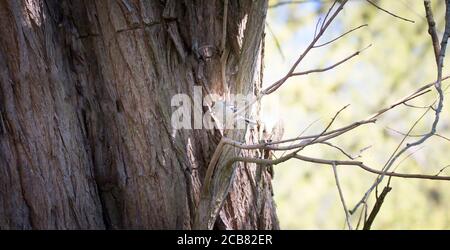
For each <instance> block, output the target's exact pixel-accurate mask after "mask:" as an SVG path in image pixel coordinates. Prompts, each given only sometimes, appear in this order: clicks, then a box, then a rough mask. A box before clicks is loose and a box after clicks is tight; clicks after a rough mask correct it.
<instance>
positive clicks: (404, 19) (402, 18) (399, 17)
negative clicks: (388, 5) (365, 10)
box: [366, 0, 414, 23]
mask: <svg viewBox="0 0 450 250" xmlns="http://www.w3.org/2000/svg"><path fill="white" fill-rule="evenodd" d="M366 1H367V2H368V3H370V4H371V5H372V6H374V7H375V8H377V9H379V10H381V11H383V12H386V13H387V14H389V15H391V16H393V17H396V18H398V19H401V20H403V21H406V22H410V23H414V21H413V20H410V19H407V18H404V17H401V16H399V15H396V14H394V13H392V12H390V11H388V10H386V9H383V8H381V7H380V6H378V5H376V4H375V3H374V2H372V1H370V0H366Z"/></svg>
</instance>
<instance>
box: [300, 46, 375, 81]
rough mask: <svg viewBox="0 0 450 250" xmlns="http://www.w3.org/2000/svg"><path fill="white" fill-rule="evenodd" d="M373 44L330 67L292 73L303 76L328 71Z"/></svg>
mask: <svg viewBox="0 0 450 250" xmlns="http://www.w3.org/2000/svg"><path fill="white" fill-rule="evenodd" d="M371 46H372V44H370V45H369V46H367V47H365V48H364V49H362V50H358V51H356V52H355V53H353V54H351V55H349V56H347V57H346V58H344V59H342V60H340V61H339V62H337V63H335V64H333V65H331V66H328V67H326V68H323V69H312V70H308V71H303V72H298V73H292V74H291V76H301V75H307V74H310V73H318V72H325V71H328V70H330V69H334V68H335V67H337V66H339V65H341V64H343V63H345V62H346V61H348V60H350V59H352V58H353V57H355V56H357V55H359V54H360V53H361V52H363V51H364V50H366V49H368V48H370V47H371Z"/></svg>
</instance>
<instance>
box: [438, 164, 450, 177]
mask: <svg viewBox="0 0 450 250" xmlns="http://www.w3.org/2000/svg"><path fill="white" fill-rule="evenodd" d="M449 167H450V165H447V166H445V167H443V168H442V169H441V170H439V172H438V173H437V174H436V176H439V175H440V174H441V173H442V172H443V171H444V170H446V169H447V168H449Z"/></svg>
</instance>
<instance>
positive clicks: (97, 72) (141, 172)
mask: <svg viewBox="0 0 450 250" xmlns="http://www.w3.org/2000/svg"><path fill="white" fill-rule="evenodd" d="M266 11H267V2H266V0H256V1H250V0H229V1H228V14H227V25H226V28H227V29H226V30H227V32H226V43H225V45H226V46H225V49H224V51H227V54H226V56H223V53H224V51H222V50H223V48H221V40H222V34H223V25H222V24H223V20H224V1H221V0H215V1H211V0H98V1H94V0H71V1H69V0H0V229H193V228H196V226H195V224H196V217H197V216H196V214H197V212H200V217H201V216H203V215H202V214H201V213H202V211H203V210H202V209H204V210H205V211H213V210H214V209H210V208H208V207H209V205H208V203H207V202H206V203H205V202H200V200H201V198H200V196H201V190H202V185H203V182H204V179H205V173H206V170H207V167H208V163H209V161H210V159H211V157H212V155H213V153H214V150H215V148H216V146H217V144H218V143H219V141H220V137H221V135H220V133H219V132H218V131H217V130H207V129H197V130H178V131H173V129H172V128H171V115H172V112H173V107H171V97H172V96H173V95H175V94H177V93H185V94H188V95H190V96H192V95H193V89H194V86H202V88H203V89H204V90H207V91H210V92H214V93H223V92H224V90H223V85H222V71H223V69H224V70H225V76H226V79H227V82H228V84H229V86H230V90H231V92H233V93H242V94H248V93H250V92H254V93H257V92H258V91H259V89H260V88H261V82H262V75H261V72H262V71H261V69H262V60H263V48H264V45H263V40H264V33H263V30H264V23H265V15H266ZM221 58H224V59H221ZM222 62H223V63H222ZM222 65H224V66H222ZM205 92H206V91H204V94H205ZM203 109H204V111H206V107H203ZM259 132H260V131H255V129H252V130H250V129H248V130H247V131H244V133H239V132H236V133H235V135H234V134H233V135H232V136H233V137H234V139H242V140H246V141H247V143H252V142H253V143H254V142H257V141H258V136H257V135H258V133H259ZM241 153H242V152H241ZM244 153H245V154H246V155H249V154H250V156H252V153H251V152H244ZM226 156H227V153H225V154H224V156H223V157H226ZM221 161H223V160H221ZM230 171H232V172H233V173H232V176H233V178H232V179H230V183H229V185H228V187H227V188H225V189H223V188H222V189H220V190H221V192H222V193H221V195H215V196H214V197H215V198H217V197H222V198H223V199H224V202H223V204H221V205H220V207H219V208H220V211H217V212H216V213H215V214H216V217H215V218H214V220H213V221H214V223H213V225H208V226H198V228H208V229H213V228H214V229H277V228H278V221H277V217H276V212H275V204H274V201H273V198H272V187H271V175H270V174H269V173H268V171H267V169H266V168H265V167H264V166H256V165H255V164H234V167H233V169H232V170H230ZM225 176H228V175H225ZM219 177H220V174H219ZM221 178H223V177H221ZM221 185H222V186H223V184H221ZM205 197H206V196H205ZM202 204H203V205H202ZM199 209H200V210H199ZM204 216H207V215H204ZM197 223H198V222H197Z"/></svg>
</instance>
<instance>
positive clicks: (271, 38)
mask: <svg viewBox="0 0 450 250" xmlns="http://www.w3.org/2000/svg"><path fill="white" fill-rule="evenodd" d="M277 2H279V1H278V0H274V1H270V2H269V5H273V4H275V3H277ZM376 2H377V4H379V5H380V6H382V7H383V8H385V9H388V10H390V11H392V12H393V13H397V14H399V15H401V16H403V17H405V18H408V19H412V20H414V21H415V23H414V24H412V23H409V22H405V21H402V20H399V19H396V18H394V17H392V16H390V15H387V14H386V13H384V12H381V11H379V10H377V9H376V8H374V7H373V6H371V5H369V4H368V3H366V2H365V1H362V0H350V2H349V3H348V4H347V6H346V7H345V9H344V10H343V11H342V12H341V14H340V15H339V16H338V18H337V19H336V21H335V22H334V23H333V24H332V26H331V27H330V28H329V30H328V31H327V33H326V34H325V35H324V37H323V38H322V39H321V41H322V42H326V41H328V40H329V39H332V38H334V37H336V36H338V35H339V34H341V33H343V32H345V31H347V30H349V29H351V28H354V27H357V26H359V25H361V24H368V25H369V26H368V27H366V28H363V29H360V30H358V31H356V32H354V33H351V34H350V35H348V36H346V37H344V38H342V39H340V40H339V41H337V42H335V43H333V44H332V45H329V46H326V47H322V48H320V49H314V50H313V51H312V52H311V53H310V54H309V55H308V56H307V58H305V60H304V61H303V62H302V64H300V65H299V68H298V71H304V70H307V69H314V68H318V67H325V66H328V65H331V64H333V63H335V62H337V61H339V60H341V59H343V58H344V57H346V56H348V55H350V54H352V53H353V52H355V51H356V50H358V49H361V48H363V47H366V46H367V45H369V44H372V47H371V48H370V49H368V50H366V51H364V53H362V54H361V55H359V56H357V57H356V58H353V59H351V60H350V61H348V62H346V63H345V64H343V65H341V66H339V67H338V68H335V69H333V70H332V71H328V72H325V73H320V74H310V75H307V76H301V77H297V78H294V79H291V80H289V81H288V82H287V83H286V84H285V85H284V86H283V87H282V88H281V89H279V90H278V91H277V92H275V93H274V94H272V95H270V96H267V97H265V99H263V107H264V108H263V110H264V113H263V117H264V118H263V119H264V121H265V123H266V124H267V125H268V126H272V125H273V124H275V123H276V122H277V121H278V120H280V119H281V120H283V122H284V126H285V134H284V138H291V137H295V136H298V135H299V134H300V132H301V131H302V130H304V129H305V128H306V127H307V126H308V125H310V124H311V123H312V122H314V121H316V120H317V121H316V122H315V123H314V124H313V125H312V126H311V127H310V128H309V129H308V130H307V132H306V134H313V133H317V132H320V131H322V130H323V128H324V127H325V126H326V125H327V124H328V122H329V121H330V119H331V117H332V116H333V115H334V114H335V112H336V111H337V110H339V109H340V108H342V107H343V106H344V105H346V104H351V106H350V107H349V108H347V110H346V111H345V112H343V113H342V114H341V115H340V116H339V118H338V120H337V121H336V122H335V124H334V125H333V128H337V127H338V126H342V125H346V124H349V123H351V122H353V121H357V120H360V119H364V118H366V117H367V116H368V115H370V114H372V113H373V112H375V111H376V110H378V109H380V108H383V107H385V106H386V105H387V104H390V103H392V102H393V101H396V100H398V99H399V98H401V97H404V96H405V95H407V94H409V93H411V92H412V91H413V90H415V89H416V88H418V87H420V86H421V85H424V84H426V83H429V82H433V81H434V80H435V76H436V66H435V63H434V55H433V50H432V47H431V42H430V38H429V35H428V33H427V29H428V27H427V24H426V20H425V13H424V8H423V1H422V0H395V1H394V0H384V1H376ZM432 2H433V8H434V9H433V10H434V15H435V18H436V20H437V21H438V32H439V36H440V37H442V32H443V26H444V25H443V21H444V12H445V5H444V1H443V0H438V1H436V0H434V1H432ZM331 3H332V1H327V0H322V1H305V3H301V4H288V5H283V6H280V7H276V8H270V9H269V13H268V18H267V29H266V33H267V34H266V48H265V72H264V74H265V75H264V79H265V85H269V84H271V83H273V82H274V81H276V80H277V79H279V78H280V77H282V76H283V75H284V74H285V73H286V72H287V70H288V69H289V68H290V65H292V63H293V62H294V61H295V60H296V59H297V56H298V55H299V54H300V53H301V52H302V51H303V50H304V49H305V47H306V46H307V45H308V44H309V42H310V41H311V39H312V37H313V34H314V28H315V25H316V22H317V20H318V18H319V17H323V16H324V12H326V11H327V10H328V7H329V6H330V5H331ZM448 57H449V56H448ZM448 57H447V58H448ZM449 63H450V60H448V59H446V60H445V65H449ZM449 73H450V72H449V70H448V67H445V68H444V75H448V74H449ZM449 83H450V81H448V82H445V84H444V86H446V85H447V84H449ZM447 93H448V91H446V94H447ZM447 96H448V95H446V97H447ZM435 98H436V93H435V92H432V93H430V94H427V95H425V96H423V97H421V98H419V99H418V100H415V101H414V102H411V104H414V105H418V106H420V105H422V106H423V105H429V104H430V103H432V102H433V100H434V99H435ZM445 104H447V105H448V101H446V102H445ZM448 110H449V108H448V107H444V110H443V112H442V115H441V122H440V125H439V127H438V133H439V134H441V135H444V136H447V137H450V131H449V130H450V129H449V115H448ZM423 112H424V109H416V108H410V107H406V106H400V107H398V108H396V109H395V110H392V111H390V112H389V113H387V114H385V115H384V116H383V117H382V118H381V119H379V120H378V122H377V123H376V124H371V125H368V126H363V127H360V128H358V129H356V130H353V131H352V132H350V133H348V134H345V135H344V136H341V137H339V138H338V139H335V140H333V141H332V142H333V143H335V144H337V145H340V146H342V147H343V148H345V149H346V150H347V151H348V152H351V153H354V154H355V155H357V154H358V153H359V150H361V149H362V148H365V147H367V146H371V148H370V149H368V150H366V151H364V152H363V154H362V158H361V159H360V160H362V161H364V162H365V163H366V164H368V165H369V166H371V167H373V168H377V169H380V168H381V167H382V166H383V165H384V163H385V162H386V161H387V159H388V158H389V156H390V154H391V153H392V152H393V151H394V150H395V148H396V147H397V145H398V143H399V142H400V140H401V139H402V137H403V136H402V135H400V134H398V133H396V132H394V131H392V130H390V129H389V128H391V129H395V130H398V131H402V132H405V133H406V132H407V130H408V129H409V128H410V126H411V125H412V124H413V123H414V121H415V120H416V119H417V118H418V117H420V116H421V114H422V113H423ZM433 118H434V112H429V113H428V114H427V116H426V117H425V118H424V119H423V120H422V122H421V123H420V124H419V125H418V126H417V127H416V129H415V130H414V131H413V134H422V133H426V132H428V131H429V128H430V126H431V122H432V120H433ZM318 119H319V120H318ZM413 140H417V138H410V139H409V140H408V141H413ZM411 153H412V155H411V156H410V157H409V158H407V159H406V160H404V161H402V163H401V164H400V165H399V166H398V169H397V172H403V173H423V174H436V173H437V172H438V171H439V170H440V169H442V168H443V167H445V166H446V165H449V164H450V157H449V154H450V142H449V141H447V140H445V139H442V138H439V137H432V138H430V139H429V140H428V141H427V142H426V143H425V144H423V145H422V146H419V147H417V148H413V149H411V151H409V152H407V153H405V154H404V155H403V156H402V157H400V161H401V160H402V159H403V158H405V157H406V156H407V155H408V154H411ZM303 154H304V155H308V156H313V157H322V158H326V159H345V158H344V156H343V155H342V154H340V153H339V152H337V151H336V150H334V149H332V148H331V149H330V148H327V147H325V146H314V147H311V148H309V149H307V150H305V151H304V152H303ZM400 161H398V162H400ZM394 166H396V164H394ZM338 171H339V175H340V181H341V184H342V188H343V192H344V195H345V197H346V202H347V206H348V207H349V208H353V207H354V205H355V204H356V203H357V202H358V201H359V200H360V199H361V197H362V196H363V194H364V192H365V191H366V190H367V189H368V187H369V186H370V185H371V184H372V183H373V181H374V179H375V177H376V176H375V175H373V174H370V173H366V172H364V171H362V170H360V169H359V168H357V167H352V166H340V167H339V168H338ZM442 175H450V168H448V169H446V171H444V172H443V173H442ZM391 186H392V187H393V190H392V191H391V193H389V195H388V196H387V198H386V200H385V203H384V205H383V207H382V209H381V211H380V213H379V215H378V217H377V219H376V221H375V223H374V225H373V227H372V228H373V229H450V182H445V181H429V180H411V179H393V181H392V182H391ZM274 192H275V200H276V202H277V212H278V215H279V219H280V223H281V227H282V228H283V229H342V228H344V220H345V216H344V212H343V209H342V205H341V203H340V200H339V195H338V191H337V189H336V186H335V182H334V177H333V171H332V169H331V168H330V167H328V166H323V165H315V164H309V163H305V162H301V161H298V160H291V161H289V162H287V163H285V164H282V165H278V166H275V180H274ZM373 202H374V197H373V195H372V196H371V198H370V200H369V207H370V209H371V208H372V206H373ZM358 216H359V212H358V213H356V214H355V215H353V217H352V221H353V225H354V226H355V225H356V221H357V219H358Z"/></svg>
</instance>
